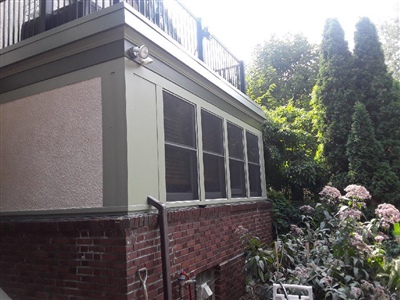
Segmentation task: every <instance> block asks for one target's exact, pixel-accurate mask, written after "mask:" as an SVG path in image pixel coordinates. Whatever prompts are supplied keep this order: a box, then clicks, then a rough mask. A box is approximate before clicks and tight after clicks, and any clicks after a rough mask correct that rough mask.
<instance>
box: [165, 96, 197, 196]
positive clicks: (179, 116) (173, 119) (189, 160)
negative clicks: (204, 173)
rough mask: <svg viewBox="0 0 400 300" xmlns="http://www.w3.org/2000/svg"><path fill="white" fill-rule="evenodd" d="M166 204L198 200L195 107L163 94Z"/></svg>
mask: <svg viewBox="0 0 400 300" xmlns="http://www.w3.org/2000/svg"><path fill="white" fill-rule="evenodd" d="M163 96H164V134H165V176H166V186H167V201H176V200H195V199H198V198H199V197H198V173H197V144H196V130H195V128H196V127H195V121H196V119H195V106H194V105H192V104H190V103H188V102H186V101H184V100H181V99H179V98H177V97H175V96H173V95H171V94H169V93H167V92H164V94H163Z"/></svg>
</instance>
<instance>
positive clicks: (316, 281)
mask: <svg viewBox="0 0 400 300" xmlns="http://www.w3.org/2000/svg"><path fill="white" fill-rule="evenodd" d="M345 191H346V195H345V196H342V195H341V193H340V192H339V191H338V190H337V189H336V188H334V187H329V186H327V187H325V188H324V189H323V190H322V192H321V193H320V202H319V203H317V204H316V205H315V206H314V207H311V206H308V205H305V206H302V207H301V208H300V209H301V210H302V211H303V213H304V214H303V215H302V217H301V220H300V222H299V223H297V225H291V230H290V232H289V233H286V234H281V235H279V236H278V238H277V241H276V242H275V243H274V245H272V247H266V246H265V245H262V244H261V243H260V241H259V240H258V239H257V238H254V237H249V236H247V235H246V234H245V235H243V240H244V241H245V242H246V245H247V271H248V275H249V276H250V278H251V279H252V280H253V281H256V282H260V283H264V284H271V283H274V282H279V281H281V282H284V283H292V284H302V285H312V286H313V292H314V298H315V299H334V300H336V299H400V255H399V253H400V248H399V245H398V244H397V243H396V241H395V240H393V237H392V236H391V234H392V228H393V224H394V223H396V222H399V221H400V212H399V211H398V210H397V209H396V208H395V207H394V206H393V205H391V204H381V205H379V206H378V207H377V209H376V210H375V214H376V217H375V218H373V219H370V220H366V219H365V216H364V215H363V210H364V209H365V206H366V205H365V200H367V199H370V198H371V196H370V194H369V192H368V191H367V190H366V189H365V188H364V187H362V186H358V185H350V186H348V187H347V188H346V189H345Z"/></svg>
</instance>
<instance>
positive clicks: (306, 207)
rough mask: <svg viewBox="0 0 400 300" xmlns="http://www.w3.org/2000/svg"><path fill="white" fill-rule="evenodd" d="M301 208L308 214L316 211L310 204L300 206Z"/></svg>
mask: <svg viewBox="0 0 400 300" xmlns="http://www.w3.org/2000/svg"><path fill="white" fill-rule="evenodd" d="M299 209H300V210H302V211H304V212H305V213H307V214H310V213H312V212H314V208H312V207H311V206H310V205H303V206H300V207H299Z"/></svg>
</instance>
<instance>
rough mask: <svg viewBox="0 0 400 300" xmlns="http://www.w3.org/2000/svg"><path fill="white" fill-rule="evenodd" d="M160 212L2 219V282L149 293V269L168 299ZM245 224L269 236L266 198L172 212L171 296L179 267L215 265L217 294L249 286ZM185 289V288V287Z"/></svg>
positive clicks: (113, 294) (87, 292)
mask: <svg viewBox="0 0 400 300" xmlns="http://www.w3.org/2000/svg"><path fill="white" fill-rule="evenodd" d="M157 220H158V217H157V214H155V213H142V214H133V215H128V216H120V217H118V216H113V217H111V216H108V217H85V218H84V217H74V218H69V219H65V218H64V219H60V218H58V219H57V218H53V219H36V220H35V219H30V220H26V219H25V220H3V221H1V222H0V235H1V239H0V287H1V288H2V289H3V290H4V291H5V292H6V293H7V294H8V295H9V296H10V297H11V298H12V299H14V300H16V299H44V300H46V299H60V300H61V299H69V300H72V299H74V300H80V299H111V300H112V299H116V300H118V299H124V300H125V299H126V300H128V299H144V297H143V290H142V287H141V284H140V280H139V277H138V274H137V271H138V269H140V268H147V270H148V278H147V290H148V293H149V299H159V300H161V299H163V285H162V265H161V253H160V251H161V249H160V237H159V227H158V221H157ZM239 225H242V226H244V227H245V228H247V229H249V230H250V232H252V233H254V235H257V236H258V237H260V238H261V239H263V240H264V241H271V239H272V232H271V210H270V204H269V203H268V202H254V203H245V204H243V203H241V204H233V205H220V206H207V207H205V208H184V209H175V210H170V211H169V212H168V226H169V238H170V259H171V272H170V274H171V280H172V283H173V298H174V299H177V298H178V284H177V280H176V279H177V273H178V272H179V271H181V270H184V271H185V272H187V273H188V274H189V275H190V277H196V275H197V274H200V273H202V272H204V271H206V270H210V269H213V270H214V271H215V272H214V274H215V293H216V299H236V298H239V297H240V296H241V295H242V294H243V292H244V284H245V281H244V279H245V277H244V276H245V275H244V270H243V266H244V257H243V255H241V254H242V253H243V248H242V245H241V243H240V240H239V238H238V236H237V235H236V234H234V232H235V230H236V228H237V227H238V226H239ZM186 293H187V291H186Z"/></svg>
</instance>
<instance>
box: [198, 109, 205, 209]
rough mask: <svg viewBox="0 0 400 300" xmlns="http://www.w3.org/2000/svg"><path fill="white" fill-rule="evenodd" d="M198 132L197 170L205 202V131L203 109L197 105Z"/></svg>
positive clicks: (200, 189)
mask: <svg viewBox="0 0 400 300" xmlns="http://www.w3.org/2000/svg"><path fill="white" fill-rule="evenodd" d="M196 108H197V109H196V132H197V169H198V177H199V178H198V180H199V184H198V188H199V199H200V201H204V200H205V194H206V193H205V186H204V163H203V161H204V158H203V157H204V156H203V130H202V127H201V124H202V123H201V122H202V119H201V107H200V106H199V105H196Z"/></svg>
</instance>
